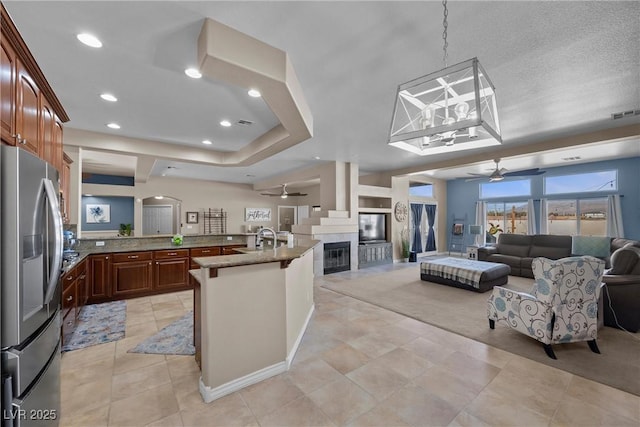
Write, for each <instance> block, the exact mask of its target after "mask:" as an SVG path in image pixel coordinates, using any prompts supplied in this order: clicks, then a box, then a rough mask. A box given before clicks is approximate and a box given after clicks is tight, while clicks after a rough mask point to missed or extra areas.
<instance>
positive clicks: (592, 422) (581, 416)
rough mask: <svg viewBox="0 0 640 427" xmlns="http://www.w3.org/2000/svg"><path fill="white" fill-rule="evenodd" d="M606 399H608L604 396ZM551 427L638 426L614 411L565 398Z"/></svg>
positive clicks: (568, 397)
mask: <svg viewBox="0 0 640 427" xmlns="http://www.w3.org/2000/svg"><path fill="white" fill-rule="evenodd" d="M603 398H604V399H606V397H604V396H603ZM550 425H551V426H611V427H623V426H629V427H631V426H635V427H637V426H638V422H637V421H636V420H632V419H629V418H626V417H624V416H622V415H620V414H616V413H615V412H613V411H608V410H605V409H603V408H601V407H599V406H596V405H592V404H591V403H587V402H583V401H580V400H578V399H576V398H574V397H571V396H565V397H564V398H563V399H562V401H561V402H560V404H559V406H558V410H557V411H556V413H555V415H554V416H553V419H552V421H551V424H550Z"/></svg>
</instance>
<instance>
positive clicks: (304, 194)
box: [287, 193, 307, 196]
mask: <svg viewBox="0 0 640 427" xmlns="http://www.w3.org/2000/svg"><path fill="white" fill-rule="evenodd" d="M287 195H288V196H306V195H307V193H287Z"/></svg>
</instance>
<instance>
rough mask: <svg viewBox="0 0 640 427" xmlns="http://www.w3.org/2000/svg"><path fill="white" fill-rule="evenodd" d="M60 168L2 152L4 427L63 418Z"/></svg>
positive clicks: (6, 149) (47, 423)
mask: <svg viewBox="0 0 640 427" xmlns="http://www.w3.org/2000/svg"><path fill="white" fill-rule="evenodd" d="M58 197H59V180H58V171H57V170H56V169H55V168H54V167H53V166H51V165H50V164H48V163H46V162H44V161H42V160H41V159H39V158H37V157H36V156H34V155H32V154H30V153H28V152H27V151H25V150H22V149H19V148H16V147H10V146H6V145H2V147H1V150H0V202H1V204H0V218H1V227H0V233H1V234H0V242H1V244H0V259H1V260H2V264H1V266H0V278H1V281H2V282H1V287H0V305H1V309H2V314H1V316H0V318H1V322H2V323H1V324H0V325H1V326H0V329H1V331H2V334H1V347H2V353H1V357H2V427H8V426H11V427H17V426H20V427H25V426H32V425H33V426H57V425H58V419H59V417H60V328H61V319H60V300H61V285H60V283H59V281H60V280H59V279H60V269H61V266H62V218H61V216H60V209H59V203H58Z"/></svg>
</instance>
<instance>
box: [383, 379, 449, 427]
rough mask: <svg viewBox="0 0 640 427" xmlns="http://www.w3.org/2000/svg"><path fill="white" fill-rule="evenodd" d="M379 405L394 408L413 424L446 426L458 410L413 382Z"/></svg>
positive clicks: (399, 414)
mask: <svg viewBox="0 0 640 427" xmlns="http://www.w3.org/2000/svg"><path fill="white" fill-rule="evenodd" d="M380 406H381V407H383V408H385V409H386V410H394V411H395V412H396V413H397V414H398V416H399V417H400V418H401V419H402V420H404V421H405V422H406V423H408V424H411V425H413V426H423V425H432V426H446V425H447V424H449V423H450V422H451V421H453V419H454V418H455V417H456V415H458V410H457V409H456V408H454V407H453V406H451V405H450V404H449V403H447V402H445V401H444V400H441V399H439V398H438V397H436V396H434V395H432V394H430V393H428V392H427V391H425V390H424V389H422V388H420V387H418V386H416V385H413V384H409V385H407V386H405V387H403V388H401V389H400V390H398V391H397V392H395V393H393V394H392V395H391V396H390V397H389V398H388V399H386V400H385V401H384V402H382V403H381V404H380Z"/></svg>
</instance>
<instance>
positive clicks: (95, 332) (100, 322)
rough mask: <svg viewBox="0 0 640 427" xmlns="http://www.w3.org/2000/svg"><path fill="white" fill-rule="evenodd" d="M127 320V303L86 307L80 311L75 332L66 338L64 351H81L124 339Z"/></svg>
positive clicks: (117, 302)
mask: <svg viewBox="0 0 640 427" xmlns="http://www.w3.org/2000/svg"><path fill="white" fill-rule="evenodd" d="M126 319H127V303H126V301H114V302H105V303H103V304H91V305H86V306H84V307H83V308H82V310H81V311H80V316H79V317H78V323H77V325H76V328H75V330H74V331H73V333H72V334H71V335H69V336H68V337H65V345H64V346H62V351H63V352H65V351H72V350H79V349H81V348H85V347H89V346H92V345H97V344H104V343H107V342H111V341H117V340H119V339H122V338H124V330H125V322H126Z"/></svg>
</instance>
